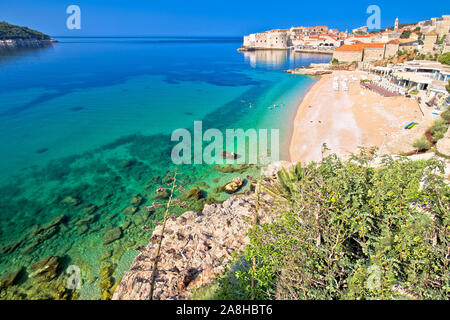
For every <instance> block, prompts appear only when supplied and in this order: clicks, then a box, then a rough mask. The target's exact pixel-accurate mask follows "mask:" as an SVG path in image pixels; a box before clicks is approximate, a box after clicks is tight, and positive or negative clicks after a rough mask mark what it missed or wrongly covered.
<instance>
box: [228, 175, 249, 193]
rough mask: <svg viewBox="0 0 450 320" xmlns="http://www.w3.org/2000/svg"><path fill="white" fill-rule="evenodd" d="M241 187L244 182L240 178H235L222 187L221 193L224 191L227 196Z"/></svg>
mask: <svg viewBox="0 0 450 320" xmlns="http://www.w3.org/2000/svg"><path fill="white" fill-rule="evenodd" d="M243 185H244V180H243V179H242V178H239V177H236V178H234V179H233V180H232V181H231V182H229V183H227V184H226V185H225V186H224V187H223V191H225V192H226V193H228V194H233V193H235V192H236V191H238V190H239V189H240V188H241V187H242V186H243Z"/></svg>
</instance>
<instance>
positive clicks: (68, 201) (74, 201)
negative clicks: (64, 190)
mask: <svg viewBox="0 0 450 320" xmlns="http://www.w3.org/2000/svg"><path fill="white" fill-rule="evenodd" d="M61 203H62V204H67V205H71V206H74V207H76V206H77V205H79V204H80V203H81V200H80V199H77V198H75V197H71V196H68V197H65V198H64V199H63V200H62V201H61Z"/></svg>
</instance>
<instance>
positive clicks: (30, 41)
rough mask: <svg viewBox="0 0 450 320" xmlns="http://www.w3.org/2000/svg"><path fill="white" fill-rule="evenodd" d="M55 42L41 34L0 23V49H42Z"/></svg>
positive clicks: (25, 28)
mask: <svg viewBox="0 0 450 320" xmlns="http://www.w3.org/2000/svg"><path fill="white" fill-rule="evenodd" d="M52 42H57V41H56V40H54V39H53V38H52V37H50V36H49V35H46V34H44V33H42V32H39V31H36V30H33V29H30V28H27V27H21V26H16V25H12V24H10V23H7V22H0V48H2V47H3V48H5V47H6V48H8V47H12V48H14V47H42V46H47V45H49V44H50V43H52Z"/></svg>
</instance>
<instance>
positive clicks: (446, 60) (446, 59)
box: [439, 52, 450, 65]
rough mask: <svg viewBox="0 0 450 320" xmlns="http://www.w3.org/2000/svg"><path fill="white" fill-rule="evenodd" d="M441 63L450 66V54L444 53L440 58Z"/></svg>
mask: <svg viewBox="0 0 450 320" xmlns="http://www.w3.org/2000/svg"><path fill="white" fill-rule="evenodd" d="M439 62H440V63H442V64H447V65H450V52H447V53H444V54H443V55H441V56H440V57H439Z"/></svg>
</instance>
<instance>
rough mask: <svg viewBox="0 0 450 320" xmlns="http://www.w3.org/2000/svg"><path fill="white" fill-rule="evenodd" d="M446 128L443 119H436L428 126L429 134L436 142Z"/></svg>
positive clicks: (442, 135) (446, 125)
mask: <svg viewBox="0 0 450 320" xmlns="http://www.w3.org/2000/svg"><path fill="white" fill-rule="evenodd" d="M447 130H448V124H447V122H446V121H445V120H444V119H438V120H436V121H435V122H434V123H433V126H432V127H431V128H430V132H431V135H432V136H433V140H434V141H435V142H437V141H438V140H440V139H442V138H443V137H444V135H445V133H446V132H447Z"/></svg>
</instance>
